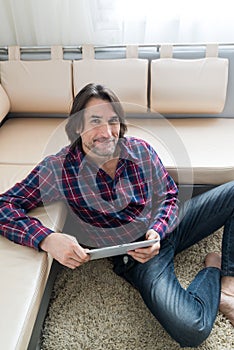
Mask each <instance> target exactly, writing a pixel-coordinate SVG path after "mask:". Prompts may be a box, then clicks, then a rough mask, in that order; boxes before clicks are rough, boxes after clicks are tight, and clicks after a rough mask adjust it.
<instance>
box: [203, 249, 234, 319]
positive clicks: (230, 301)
mask: <svg viewBox="0 0 234 350" xmlns="http://www.w3.org/2000/svg"><path fill="white" fill-rule="evenodd" d="M204 263H205V266H206V267H217V268H219V269H221V255H220V254H219V253H215V252H214V253H209V254H207V256H206V257H205V262H204ZM219 310H220V312H222V314H224V316H226V317H227V318H228V319H229V321H230V322H231V324H232V325H233V326H234V278H233V277H223V278H222V283H221V297H220V305H219Z"/></svg>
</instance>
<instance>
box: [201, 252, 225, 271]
mask: <svg viewBox="0 0 234 350" xmlns="http://www.w3.org/2000/svg"><path fill="white" fill-rule="evenodd" d="M204 263H205V267H217V268H218V269H221V255H220V254H219V253H215V252H214V253H209V254H207V256H206V257H205V262H204Z"/></svg>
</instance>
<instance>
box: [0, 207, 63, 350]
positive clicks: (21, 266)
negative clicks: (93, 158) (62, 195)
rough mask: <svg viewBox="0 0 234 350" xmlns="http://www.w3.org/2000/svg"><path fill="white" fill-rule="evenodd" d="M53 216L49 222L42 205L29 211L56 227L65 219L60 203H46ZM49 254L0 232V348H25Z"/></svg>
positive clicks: (40, 292) (45, 223) (10, 349)
mask: <svg viewBox="0 0 234 350" xmlns="http://www.w3.org/2000/svg"><path fill="white" fill-rule="evenodd" d="M49 210H50V214H51V213H52V211H54V213H55V215H56V219H57V220H54V222H53V223H52V221H51V217H50V216H48V214H47V211H46V210H45V209H44V208H37V209H35V210H33V211H32V212H31V215H33V216H36V217H37V218H38V219H39V220H41V222H42V223H43V224H44V225H46V226H48V227H50V228H51V229H53V230H55V231H57V230H58V228H59V227H61V226H63V224H64V221H65V211H64V207H63V205H62V204H61V203H56V204H53V205H51V206H50V209H49ZM51 264H52V258H51V257H50V256H49V255H48V254H46V253H44V252H37V251H36V250H34V249H31V248H28V247H23V246H20V245H18V244H15V243H13V242H11V241H9V240H8V239H6V238H4V237H2V236H0V276H1V298H0V309H1V315H2V317H1V318H0V329H1V339H0V348H1V349H7V350H25V349H27V346H28V343H29V340H30V337H31V333H32V329H33V326H34V323H35V320H36V317H37V313H38V310H39V306H40V303H41V299H42V295H43V292H44V289H45V285H46V282H47V279H48V275H49V272H50V268H51Z"/></svg>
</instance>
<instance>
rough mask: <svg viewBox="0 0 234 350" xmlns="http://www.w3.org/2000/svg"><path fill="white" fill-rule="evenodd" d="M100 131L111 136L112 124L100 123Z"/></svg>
mask: <svg viewBox="0 0 234 350" xmlns="http://www.w3.org/2000/svg"><path fill="white" fill-rule="evenodd" d="M99 131H100V133H101V134H102V135H103V136H105V137H109V136H111V135H112V130H111V125H109V124H108V123H104V124H102V125H100V129H99Z"/></svg>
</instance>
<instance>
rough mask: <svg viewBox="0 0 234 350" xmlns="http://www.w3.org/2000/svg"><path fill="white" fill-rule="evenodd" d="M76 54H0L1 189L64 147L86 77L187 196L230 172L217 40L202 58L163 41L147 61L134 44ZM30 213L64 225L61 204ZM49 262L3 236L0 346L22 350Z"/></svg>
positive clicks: (224, 72)
mask: <svg viewBox="0 0 234 350" xmlns="http://www.w3.org/2000/svg"><path fill="white" fill-rule="evenodd" d="M82 54H83V56H82V57H81V59H79V60H76V59H75V60H71V59H63V50H62V48H61V47H52V48H51V58H50V59H49V60H22V59H21V55H20V48H19V47H9V48H8V57H7V59H6V60H3V61H0V82H1V85H0V122H1V127H0V192H4V191H6V190H7V189H8V188H10V187H11V186H12V185H13V184H14V183H16V182H18V181H20V180H21V179H23V178H24V177H25V176H26V174H27V173H28V172H29V171H30V170H31V169H32V168H33V167H34V166H35V165H36V164H37V163H38V162H39V161H40V160H41V159H42V158H43V157H44V156H46V155H47V154H52V153H54V152H57V151H58V150H59V149H60V148H61V147H63V146H64V145H66V144H68V139H67V137H66V135H65V132H64V125H65V123H66V116H67V115H68V113H69V110H70V107H71V104H72V100H73V97H74V95H75V94H76V93H77V92H78V90H79V89H80V88H81V87H82V86H84V85H85V84H87V83H89V82H98V83H102V84H105V85H107V86H109V87H110V88H112V89H113V90H114V91H116V93H117V94H118V95H119V97H120V99H121V101H122V102H123V105H124V108H125V110H126V113H127V117H128V119H127V120H128V124H129V127H128V134H131V135H135V136H139V137H141V138H145V139H147V140H148V141H149V142H150V143H151V144H152V145H153V146H154V147H155V149H156V150H157V151H158V153H159V155H160V157H161V158H162V160H163V162H164V164H165V166H166V168H167V169H168V171H169V172H170V173H171V175H172V176H173V177H174V178H175V180H176V181H177V183H178V185H179V186H180V187H181V188H189V189H190V193H188V195H192V189H193V188H194V186H198V185H199V186H200V187H201V188H202V187H205V188H206V187H207V186H216V185H218V184H221V183H224V182H227V181H230V180H233V179H234V159H233V152H232V150H233V149H234V137H233V130H234V119H233V118H232V117H231V116H229V117H227V118H225V117H223V116H222V115H221V114H222V111H223V110H224V109H225V104H226V101H227V94H230V91H229V92H228V89H229V88H230V86H229V80H230V70H229V66H230V62H229V60H228V59H227V58H223V59H221V58H217V46H209V47H208V49H207V53H206V57H204V58H202V59H198V60H191V59H188V60H187V59H186V60H183V59H174V58H172V47H171V46H168V45H166V46H163V47H162V48H161V57H158V58H157V59H155V60H154V59H153V60H152V61H151V60H150V59H147V58H138V50H137V48H136V47H131V46H130V47H127V51H126V58H121V59H105V60H104V59H96V58H95V56H94V48H93V47H92V46H89V45H88V46H84V47H83V50H82ZM233 74H234V73H233ZM232 79H234V78H232ZM174 96H176V97H175V98H174ZM173 113H174V115H172V114H173ZM165 115H166V116H167V118H165ZM233 116H234V113H233ZM30 215H33V216H36V217H37V218H39V219H40V220H41V221H42V222H43V223H44V224H45V225H47V226H48V227H49V228H51V229H53V230H55V231H61V232H62V231H63V228H64V224H65V221H66V208H65V206H64V204H63V203H54V204H53V205H51V206H49V207H47V208H38V209H36V210H34V211H33V212H31V213H30ZM68 226H69V225H68ZM51 266H52V259H51V257H50V256H47V254H45V253H43V252H37V251H34V250H33V249H30V248H27V247H22V246H19V245H16V244H14V243H12V242H10V241H8V240H7V239H5V238H3V237H0V277H1V298H0V309H1V317H0V348H1V349H6V350H16V349H20V350H24V349H27V347H28V345H29V342H30V338H31V335H32V331H33V328H34V324H35V321H36V317H37V314H38V311H39V308H40V304H41V300H42V297H43V293H44V290H45V286H46V284H48V276H49V273H50V271H51ZM30 344H32V343H30ZM33 347H34V348H35V345H30V348H33Z"/></svg>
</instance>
